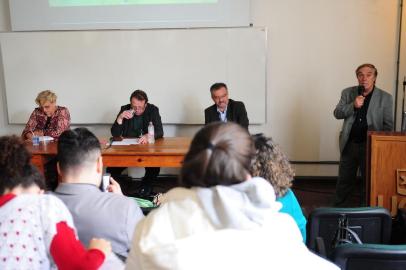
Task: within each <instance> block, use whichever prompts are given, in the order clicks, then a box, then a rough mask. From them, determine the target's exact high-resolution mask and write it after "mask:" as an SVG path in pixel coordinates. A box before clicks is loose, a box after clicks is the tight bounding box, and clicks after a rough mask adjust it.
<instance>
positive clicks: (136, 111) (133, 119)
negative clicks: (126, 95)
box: [107, 90, 164, 196]
mask: <svg viewBox="0 0 406 270" xmlns="http://www.w3.org/2000/svg"><path fill="white" fill-rule="evenodd" d="M150 122H152V124H153V125H154V129H155V135H154V136H155V139H158V138H162V137H163V135H164V131H163V128H162V122H161V116H160V114H159V109H158V107H157V106H155V105H153V104H150V103H148V96H147V94H146V93H145V92H144V91H142V90H135V91H134V92H133V93H132V94H131V96H130V104H127V105H124V106H121V109H120V112H119V113H118V115H117V119H116V121H115V122H114V124H113V126H112V127H111V135H112V136H113V137H125V138H139V143H140V144H146V143H148V125H149V123H150ZM124 169H125V168H123V167H118V168H108V169H107V172H109V173H111V175H112V176H113V178H114V177H116V179H117V178H118V177H119V175H120V174H121V172H122V171H123V170H124ZM159 170H160V168H158V167H147V168H145V176H144V177H143V188H142V189H141V192H140V193H141V194H140V195H141V196H148V195H149V194H150V193H151V189H152V188H151V186H150V181H151V180H153V179H155V178H156V177H157V176H158V174H159Z"/></svg>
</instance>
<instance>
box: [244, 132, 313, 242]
mask: <svg viewBox="0 0 406 270" xmlns="http://www.w3.org/2000/svg"><path fill="white" fill-rule="evenodd" d="M253 139H254V144H255V157H254V159H253V162H252V165H251V173H252V176H259V177H262V178H264V179H266V180H268V181H269V182H270V183H271V185H272V187H273V188H274V190H275V194H276V200H277V201H278V202H281V203H282V208H281V210H280V212H282V213H287V214H289V215H291V216H292V217H293V219H294V220H295V222H296V224H297V226H298V227H299V229H300V232H301V234H302V237H303V242H306V218H305V216H304V215H303V212H302V209H301V208H300V205H299V203H298V201H297V199H296V197H295V194H294V193H293V191H292V190H291V189H290V187H291V186H292V181H293V178H294V176H295V173H294V171H293V169H292V166H291V165H290V162H289V160H288V158H287V157H286V155H285V154H284V153H282V150H281V149H280V147H279V145H277V144H275V143H274V142H273V140H272V138H268V137H265V136H264V135H262V134H257V135H254V136H253Z"/></svg>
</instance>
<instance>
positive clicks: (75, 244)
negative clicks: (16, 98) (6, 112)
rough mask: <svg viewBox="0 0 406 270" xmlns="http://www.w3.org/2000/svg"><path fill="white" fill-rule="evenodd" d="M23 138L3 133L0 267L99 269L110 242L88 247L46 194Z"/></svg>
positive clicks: (57, 202)
mask: <svg viewBox="0 0 406 270" xmlns="http://www.w3.org/2000/svg"><path fill="white" fill-rule="evenodd" d="M30 159H31V155H30V153H29V152H28V150H27V149H26V148H25V146H24V143H23V142H22V141H21V139H20V138H18V137H17V136H4V137H0V269H44V270H45V269H56V268H58V269H72V270H73V269H83V270H84V269H86V270H87V269H98V268H99V267H100V266H102V264H103V262H104V261H105V258H106V256H107V255H108V254H110V253H111V245H110V242H108V241H106V240H104V239H93V240H92V241H91V242H90V244H89V249H86V248H85V247H84V246H83V245H82V244H81V243H80V242H79V240H78V239H77V237H76V233H75V227H74V225H73V220H72V216H71V215H70V213H69V211H68V209H67V208H66V206H65V205H64V204H63V202H62V201H60V200H59V199H58V198H56V197H54V196H52V195H44V194H40V193H41V189H42V188H43V187H44V183H43V181H44V180H43V178H42V177H41V175H40V174H38V172H37V171H36V168H35V167H33V166H32V165H31V164H30Z"/></svg>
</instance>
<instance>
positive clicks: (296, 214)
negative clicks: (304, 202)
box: [276, 189, 307, 243]
mask: <svg viewBox="0 0 406 270" xmlns="http://www.w3.org/2000/svg"><path fill="white" fill-rule="evenodd" d="M276 200H277V201H278V202H280V203H282V208H281V210H280V211H279V212H282V213H286V214H289V215H290V216H291V217H293V219H294V220H295V222H296V224H297V226H298V227H299V230H300V233H301V234H302V237H303V242H305V243H306V223H307V220H306V218H305V216H304V215H303V212H302V208H301V207H300V205H299V202H298V201H297V199H296V196H295V194H294V193H293V191H292V190H291V189H288V192H286V194H285V196H283V197H280V198H278V199H276Z"/></svg>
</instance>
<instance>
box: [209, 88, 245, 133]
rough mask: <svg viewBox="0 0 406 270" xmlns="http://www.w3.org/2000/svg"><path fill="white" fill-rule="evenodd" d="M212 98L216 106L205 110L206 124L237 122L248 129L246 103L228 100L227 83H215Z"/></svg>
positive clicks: (211, 90)
mask: <svg viewBox="0 0 406 270" xmlns="http://www.w3.org/2000/svg"><path fill="white" fill-rule="evenodd" d="M210 93H211V98H212V99H213V101H214V104H213V105H212V106H210V107H208V108H206V109H205V110H204V122H205V124H208V123H211V122H217V121H222V122H228V121H230V122H235V123H238V124H240V125H241V126H243V127H244V128H246V129H248V124H249V120H248V116H247V111H246V110H245V106H244V103H242V102H241V101H234V100H232V99H229V98H228V89H227V85H226V84H225V83H215V84H213V85H212V86H211V87H210Z"/></svg>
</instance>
